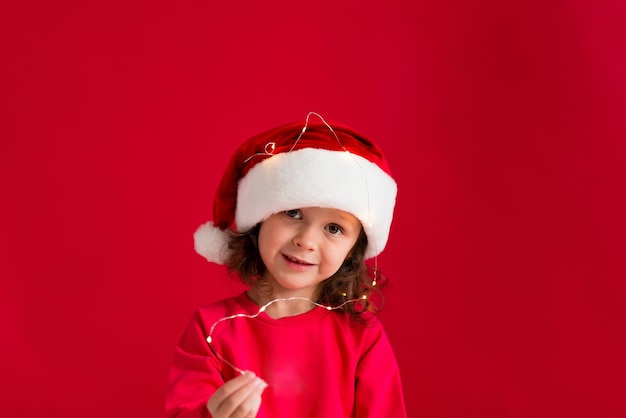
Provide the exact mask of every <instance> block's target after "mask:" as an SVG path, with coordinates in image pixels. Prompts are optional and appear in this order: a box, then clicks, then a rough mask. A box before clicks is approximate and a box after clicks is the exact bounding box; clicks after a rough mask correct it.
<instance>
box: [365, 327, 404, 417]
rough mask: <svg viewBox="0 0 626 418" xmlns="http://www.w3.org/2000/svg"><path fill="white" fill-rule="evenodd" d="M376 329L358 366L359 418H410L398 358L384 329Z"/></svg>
mask: <svg viewBox="0 0 626 418" xmlns="http://www.w3.org/2000/svg"><path fill="white" fill-rule="evenodd" d="M375 328H376V331H377V332H376V338H375V339H374V341H373V343H372V344H371V346H370V347H369V349H368V350H367V351H366V352H365V354H364V355H363V357H362V358H361V360H360V362H359V364H358V366H357V374H356V397H355V400H356V417H357V418H372V417H386V418H406V410H405V406H404V395H403V392H402V383H401V380H400V370H399V369H398V364H397V361H396V358H395V355H394V353H393V350H392V348H391V344H390V343H389V340H388V339H387V335H386V334H385V331H384V330H383V328H382V325H380V324H378V325H377V326H376V327H375Z"/></svg>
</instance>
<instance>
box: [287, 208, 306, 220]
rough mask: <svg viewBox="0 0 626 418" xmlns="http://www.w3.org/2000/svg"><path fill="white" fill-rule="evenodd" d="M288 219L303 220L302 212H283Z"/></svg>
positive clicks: (290, 210)
mask: <svg viewBox="0 0 626 418" xmlns="http://www.w3.org/2000/svg"><path fill="white" fill-rule="evenodd" d="M283 213H284V214H285V215H286V216H287V217H288V218H292V219H302V212H300V209H289V210H286V211H284V212H283Z"/></svg>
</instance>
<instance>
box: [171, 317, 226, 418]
mask: <svg viewBox="0 0 626 418" xmlns="http://www.w3.org/2000/svg"><path fill="white" fill-rule="evenodd" d="M205 335H206V333H205V330H204V327H203V324H202V320H201V317H200V314H199V312H196V313H195V314H194V316H193V317H192V318H191V321H190V322H189V324H188V326H187V329H186V330H185V332H184V333H183V336H182V337H181V339H180V341H179V343H178V345H177V346H176V349H175V351H174V356H173V359H172V366H171V368H170V375H169V385H168V390H167V393H166V400H165V411H166V417H167V418H174V417H176V418H208V417H210V414H209V411H208V409H207V407H206V404H207V401H208V400H209V398H210V397H211V395H213V393H214V392H215V391H216V390H217V388H218V387H220V386H221V385H223V384H224V379H223V377H222V375H221V373H220V365H219V361H218V360H217V359H216V358H215V356H214V354H213V353H212V352H211V350H210V348H209V345H208V343H207V342H206V340H205V338H206V337H205Z"/></svg>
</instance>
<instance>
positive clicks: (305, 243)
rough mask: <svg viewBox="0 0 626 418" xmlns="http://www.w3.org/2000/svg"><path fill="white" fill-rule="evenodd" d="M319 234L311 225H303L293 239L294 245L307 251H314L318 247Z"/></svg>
mask: <svg viewBox="0 0 626 418" xmlns="http://www.w3.org/2000/svg"><path fill="white" fill-rule="evenodd" d="M317 239H318V233H317V231H316V230H315V228H313V227H312V226H311V225H302V226H301V227H300V228H298V231H297V232H296V234H295V235H294V237H293V244H294V245H295V246H296V247H298V248H300V249H302V250H305V251H314V250H315V248H316V247H317Z"/></svg>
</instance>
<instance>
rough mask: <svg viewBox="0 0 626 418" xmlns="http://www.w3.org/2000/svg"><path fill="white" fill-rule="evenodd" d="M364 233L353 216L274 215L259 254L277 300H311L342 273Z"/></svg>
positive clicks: (331, 212) (309, 211)
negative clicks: (320, 287) (350, 254)
mask: <svg viewBox="0 0 626 418" xmlns="http://www.w3.org/2000/svg"><path fill="white" fill-rule="evenodd" d="M360 232H361V223H360V222H359V220H358V219H357V218H356V217H354V215H352V214H350V213H348V212H344V211H341V210H338V209H328V208H316V207H310V208H302V209H293V210H288V211H284V212H280V213H275V214H274V215H272V216H270V217H269V218H268V219H267V220H265V221H264V222H263V223H262V224H261V229H260V230H259V241H258V242H259V252H260V254H261V259H262V260H263V263H264V264H265V267H266V272H265V275H264V278H265V279H267V280H268V281H269V282H270V283H271V285H272V290H273V292H274V296H275V297H288V296H305V297H312V296H314V294H315V291H316V289H317V286H318V285H319V284H320V283H321V282H322V281H324V280H326V279H327V278H329V277H330V276H332V275H333V274H335V273H336V272H337V270H339V267H341V264H342V263H343V262H344V260H345V259H346V257H347V256H348V253H349V252H350V250H351V249H352V247H353V246H354V244H355V243H356V241H357V238H358V237H359V233H360Z"/></svg>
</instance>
